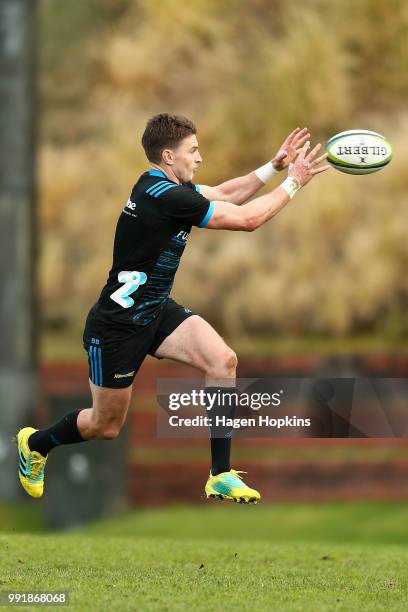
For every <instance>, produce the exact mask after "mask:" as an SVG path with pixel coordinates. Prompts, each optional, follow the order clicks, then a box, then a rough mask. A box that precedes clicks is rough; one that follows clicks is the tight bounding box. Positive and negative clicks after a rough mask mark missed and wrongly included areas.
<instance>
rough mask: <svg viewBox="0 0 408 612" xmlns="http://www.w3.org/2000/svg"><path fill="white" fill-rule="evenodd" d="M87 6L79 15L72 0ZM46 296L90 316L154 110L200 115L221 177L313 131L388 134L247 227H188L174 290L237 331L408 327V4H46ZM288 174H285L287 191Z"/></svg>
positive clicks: (391, 330)
mask: <svg viewBox="0 0 408 612" xmlns="http://www.w3.org/2000/svg"><path fill="white" fill-rule="evenodd" d="M73 4H75V9H74V8H73ZM41 6H42V9H41V35H42V36H41V80H40V88H41V97H42V109H43V112H42V123H41V152H40V161H41V163H40V193H41V211H40V214H41V219H40V222H41V270H40V275H41V302H42V308H43V314H44V322H45V325H46V326H48V327H49V328H52V327H54V328H55V327H58V326H60V327H62V328H65V329H66V330H67V331H68V330H69V329H72V328H75V327H76V328H78V327H80V326H81V325H82V322H83V320H84V317H85V315H86V313H87V311H88V309H89V307H90V306H91V304H92V303H93V302H94V301H95V300H96V299H97V296H98V294H99V291H100V289H101V288H102V285H103V283H104V282H105V279H106V276H107V272H108V270H109V267H110V263H111V248H112V239H113V235H114V229H115V224H116V219H117V216H118V214H119V212H120V210H121V208H122V206H123V203H124V202H125V201H126V199H127V197H128V194H129V191H130V188H131V186H132V184H133V182H134V181H135V180H136V179H137V177H138V175H139V174H140V173H141V172H143V171H144V170H145V168H146V162H145V159H144V155H143V151H142V149H141V146H140V135H141V132H142V131H143V128H144V124H145V122H146V120H147V119H148V117H149V116H151V115H152V114H154V113H156V112H161V111H169V112H177V113H184V114H186V115H188V116H190V117H191V118H192V119H193V120H195V121H196V123H197V125H198V129H199V133H198V137H199V142H200V146H201V153H202V155H203V158H204V164H203V167H202V169H201V170H200V173H199V174H198V175H197V177H196V182H198V183H200V182H201V183H207V184H216V183H217V182H221V181H223V180H225V179H227V178H231V177H233V176H238V175H240V174H243V173H246V172H248V171H250V170H251V169H253V168H255V167H257V166H259V165H260V164H262V163H264V162H265V161H266V160H267V159H270V158H271V157H272V155H273V153H274V152H275V150H276V148H277V147H278V145H279V144H280V141H281V140H282V138H283V137H285V135H286V134H287V133H288V132H289V131H290V130H292V129H293V128H294V127H296V126H297V125H299V126H303V125H307V126H308V127H309V128H310V129H311V130H312V133H313V136H314V140H320V141H322V142H324V141H325V140H326V139H327V138H328V137H330V136H331V135H332V134H334V133H336V132H338V131H341V130H344V129H350V128H356V127H361V128H365V129H372V130H376V131H379V132H382V133H385V134H386V135H387V137H388V138H389V140H390V141H391V143H392V144H393V147H394V159H393V161H392V163H391V164H390V166H389V167H388V168H387V169H386V170H384V171H383V172H380V173H378V174H375V175H371V176H366V177H358V176H357V177H356V176H348V175H344V174H341V173H338V172H336V171H334V170H331V171H330V172H328V173H326V174H325V175H324V176H322V177H319V178H318V179H316V180H315V181H313V183H312V184H311V185H309V186H308V187H307V188H306V189H305V190H304V191H303V192H302V193H301V194H300V195H299V196H298V197H297V198H296V199H295V200H294V201H293V202H291V204H290V205H289V206H288V207H287V208H286V209H285V210H284V211H283V212H281V213H280V214H279V215H278V217H276V219H275V220H273V221H272V222H270V223H269V224H267V225H266V226H264V227H263V228H261V229H260V230H258V231H257V232H255V233H253V234H244V233H234V232H222V233H221V232H210V231H203V230H201V231H200V230H194V231H193V235H192V237H191V239H190V243H189V245H188V247H187V252H186V256H185V257H184V260H183V261H182V265H181V269H180V272H179V274H178V277H177V281H176V284H175V291H174V295H175V297H176V299H178V300H180V301H182V302H184V303H186V304H188V305H190V306H191V307H193V308H194V309H195V310H196V311H197V312H199V313H201V314H203V315H204V316H206V317H207V318H208V319H209V320H210V321H211V322H212V323H213V324H215V325H216V326H218V328H219V329H220V330H221V331H223V332H224V333H226V334H227V335H231V336H234V337H236V338H237V337H245V336H248V335H250V336H251V337H256V336H263V337H264V336H265V335H267V334H270V335H277V334H279V335H286V336H287V335H291V336H293V335H295V336H302V335H308V334H323V335H326V336H333V337H334V336H348V335H352V334H360V333H369V334H378V335H385V336H390V337H394V338H399V339H401V338H403V337H406V336H407V335H408V319H407V316H406V304H407V295H408V281H407V274H406V270H407V266H408V241H407V239H406V235H407V229H408V223H407V200H406V194H407V188H408V174H407V171H406V159H407V157H408V145H407V137H408V111H407V108H406V99H407V94H408V80H407V79H406V74H407V72H408V46H407V31H408V4H406V3H403V2H401V1H400V0H354V1H352V0H344V1H343V2H341V3H338V2H335V1H334V0H333V1H332V0H329V1H327V0H308V2H302V1H301V0H288V1H286V2H284V3H283V2H279V1H277V0H276V1H271V0H252V1H251V2H248V1H245V0H222V1H220V0H194V2H186V1H185V0H168V1H166V2H164V0H150V1H148V0H138V1H136V0H115V1H114V0H98V1H97V0H88V2H87V3H81V2H79V0H76V1H75V2H73V3H72V2H61V1H60V0H43V2H42V5H41ZM277 183H278V181H276V184H277Z"/></svg>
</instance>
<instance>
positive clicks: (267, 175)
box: [255, 161, 278, 183]
mask: <svg viewBox="0 0 408 612" xmlns="http://www.w3.org/2000/svg"><path fill="white" fill-rule="evenodd" d="M255 174H256V176H257V177H258V178H259V179H261V181H262V182H263V183H267V182H268V181H270V180H271V178H272V177H273V176H275V174H278V171H277V170H275V168H274V167H273V163H272V162H270V161H269V162H268V163H267V164H264V165H263V166H261V167H260V168H257V169H256V170H255Z"/></svg>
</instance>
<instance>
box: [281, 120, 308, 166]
mask: <svg viewBox="0 0 408 612" xmlns="http://www.w3.org/2000/svg"><path fill="white" fill-rule="evenodd" d="M309 138H310V134H309V130H308V129H307V128H303V130H301V129H300V128H296V130H293V132H292V133H291V134H289V136H288V137H287V138H286V140H284V142H283V143H282V144H281V146H280V147H279V150H278V152H277V153H276V155H275V157H274V158H273V160H272V164H273V167H274V168H275V170H278V171H280V170H284V169H285V168H287V167H288V166H289V164H291V163H292V162H293V161H294V160H295V158H296V155H297V154H298V153H299V152H300V150H301V148H302V147H303V145H304V144H305V142H306V141H307V140H309Z"/></svg>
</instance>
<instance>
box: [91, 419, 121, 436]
mask: <svg viewBox="0 0 408 612" xmlns="http://www.w3.org/2000/svg"><path fill="white" fill-rule="evenodd" d="M120 430H121V423H118V422H111V423H99V424H96V426H95V437H96V438H97V439H99V440H114V439H115V438H117V437H118V435H119V432H120Z"/></svg>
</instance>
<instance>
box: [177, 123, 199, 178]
mask: <svg viewBox="0 0 408 612" xmlns="http://www.w3.org/2000/svg"><path fill="white" fill-rule="evenodd" d="M172 152H173V172H174V174H175V175H176V176H177V178H178V179H179V181H180V182H181V183H187V182H188V181H191V180H192V178H193V176H194V172H195V170H196V169H197V168H198V166H199V165H200V164H201V162H202V161H203V160H202V159H201V155H200V153H199V150H198V141H197V137H196V135H195V134H191V136H187V137H186V138H184V139H183V140H182V141H181V142H180V144H179V145H178V147H177V148H176V149H173V151H172Z"/></svg>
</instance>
